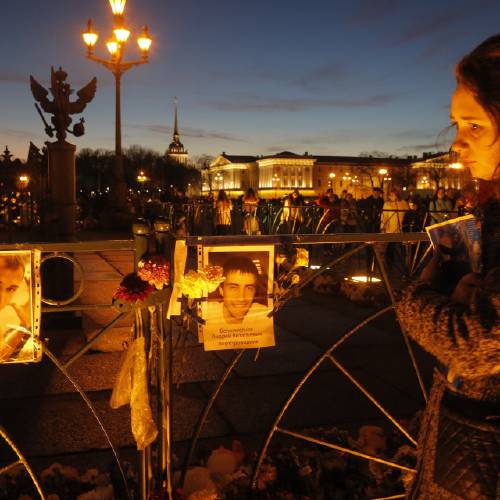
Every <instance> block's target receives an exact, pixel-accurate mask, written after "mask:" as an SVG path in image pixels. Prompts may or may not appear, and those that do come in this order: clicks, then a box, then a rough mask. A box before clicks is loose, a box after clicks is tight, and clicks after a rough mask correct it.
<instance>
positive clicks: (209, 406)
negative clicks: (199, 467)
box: [180, 349, 245, 487]
mask: <svg viewBox="0 0 500 500" xmlns="http://www.w3.org/2000/svg"><path fill="white" fill-rule="evenodd" d="M244 353H245V349H240V350H239V351H237V352H236V354H235V355H234V357H233V359H232V360H231V363H229V364H228V365H227V367H226V371H225V372H224V373H223V375H222V377H221V378H220V379H219V382H218V383H217V386H216V387H215V388H214V390H213V392H212V394H211V395H210V399H209V400H208V401H207V404H206V405H205V408H204V409H203V412H202V413H201V415H200V418H199V419H198V422H197V423H196V428H195V432H194V435H193V438H192V439H191V445H190V446H189V451H188V453H187V455H186V459H185V460H184V466H183V468H182V473H181V480H180V486H181V487H182V485H183V484H184V479H185V478H186V473H187V469H188V467H189V464H190V463H191V459H192V458H193V454H194V450H195V448H196V444H197V442H198V439H199V437H200V434H201V428H202V427H203V425H204V423H205V420H206V419H207V417H208V414H209V412H210V410H211V409H212V406H213V404H214V402H215V400H216V399H217V396H218V395H219V392H220V390H221V388H222V386H223V385H224V383H225V382H226V380H227V378H228V377H229V375H230V374H231V372H232V371H233V369H234V367H235V366H236V365H237V364H238V361H239V360H240V359H241V357H242V356H243V354H244Z"/></svg>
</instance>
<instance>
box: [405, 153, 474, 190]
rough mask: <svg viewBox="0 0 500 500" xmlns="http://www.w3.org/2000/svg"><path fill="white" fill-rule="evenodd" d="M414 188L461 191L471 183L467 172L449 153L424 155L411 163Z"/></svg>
mask: <svg viewBox="0 0 500 500" xmlns="http://www.w3.org/2000/svg"><path fill="white" fill-rule="evenodd" d="M412 171H413V174H414V178H415V187H416V188H417V189H423V190H433V191H434V190H436V189H437V187H438V186H439V187H444V188H445V189H448V188H453V189H462V188H463V187H464V186H465V185H466V184H468V183H470V182H471V180H472V179H471V177H470V174H469V172H468V171H467V170H466V169H464V168H463V166H462V164H461V163H459V162H458V161H457V159H456V158H454V157H453V155H451V154H450V153H436V154H431V153H424V154H423V156H422V158H417V159H415V160H414V161H413V162H412Z"/></svg>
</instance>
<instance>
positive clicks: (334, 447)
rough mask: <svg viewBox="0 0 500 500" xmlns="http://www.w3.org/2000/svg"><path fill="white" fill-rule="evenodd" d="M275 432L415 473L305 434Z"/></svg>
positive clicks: (403, 467)
mask: <svg viewBox="0 0 500 500" xmlns="http://www.w3.org/2000/svg"><path fill="white" fill-rule="evenodd" d="M276 431H277V432H280V433H281V434H286V435H288V436H292V437H295V438H298V439H302V440H303V441H309V442H310V443H314V444H319V445H321V446H325V447H326V448H331V449H332V450H337V451H340V452H342V453H347V454H348V455H353V456H355V457H359V458H364V459H365V460H370V461H371V462H378V463H379V464H384V465H388V466H389V467H393V468H395V469H400V470H404V471H406V472H414V473H415V472H416V470H415V469H411V468H410V467H406V466H405V465H400V464H397V463H396V462H391V461H390V460H384V459H383V458H379V457H375V456H373V455H368V454H366V453H362V452H360V451H356V450H351V449H350V448H345V447H344V446H339V445H338V444H333V443H329V442H328V441H323V440H321V439H316V438H313V437H310V436H306V435H305V434H300V433H298V432H293V431H289V430H287V429H281V428H280V427H278V428H277V429H276Z"/></svg>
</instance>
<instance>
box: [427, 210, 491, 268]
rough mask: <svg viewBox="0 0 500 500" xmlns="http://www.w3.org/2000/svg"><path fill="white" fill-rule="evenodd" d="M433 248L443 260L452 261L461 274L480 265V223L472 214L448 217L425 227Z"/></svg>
mask: <svg viewBox="0 0 500 500" xmlns="http://www.w3.org/2000/svg"><path fill="white" fill-rule="evenodd" d="M426 230H427V233H428V235H429V238H430V240H431V242H432V246H433V247H434V249H435V250H436V251H437V252H438V253H439V254H440V256H441V259H442V260H443V261H445V262H447V261H450V262H453V264H454V265H455V266H458V267H460V268H461V270H462V274H467V273H470V272H474V273H478V272H480V267H481V223H480V221H479V219H478V218H477V217H474V216H473V215H465V216H463V217H457V218H456V219H450V220H447V221H445V222H441V223H439V224H434V225H432V226H428V227H427V228H426Z"/></svg>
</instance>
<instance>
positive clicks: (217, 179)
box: [215, 172, 224, 189]
mask: <svg viewBox="0 0 500 500" xmlns="http://www.w3.org/2000/svg"><path fill="white" fill-rule="evenodd" d="M223 179H224V177H223V176H222V174H221V173H220V172H217V173H216V174H215V182H217V183H218V185H219V189H222V187H224V186H223V185H222V181H223Z"/></svg>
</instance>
